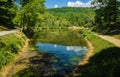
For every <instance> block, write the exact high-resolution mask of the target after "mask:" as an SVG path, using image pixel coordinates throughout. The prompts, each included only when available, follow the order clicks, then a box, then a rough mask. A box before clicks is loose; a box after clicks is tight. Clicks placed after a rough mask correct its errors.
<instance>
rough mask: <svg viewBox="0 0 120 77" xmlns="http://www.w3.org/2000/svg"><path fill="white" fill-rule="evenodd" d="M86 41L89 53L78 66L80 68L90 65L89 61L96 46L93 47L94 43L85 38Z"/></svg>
mask: <svg viewBox="0 0 120 77" xmlns="http://www.w3.org/2000/svg"><path fill="white" fill-rule="evenodd" d="M85 40H86V42H87V46H88V52H87V53H86V54H85V56H84V57H83V59H82V60H81V61H80V62H79V63H78V65H80V66H82V65H85V64H87V63H88V60H89V58H90V57H91V56H92V55H93V50H94V46H93V45H92V43H91V42H90V41H89V40H88V39H87V38H85Z"/></svg>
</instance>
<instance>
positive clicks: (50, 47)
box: [36, 42, 88, 69]
mask: <svg viewBox="0 0 120 77" xmlns="http://www.w3.org/2000/svg"><path fill="white" fill-rule="evenodd" d="M36 47H37V48H38V50H39V51H42V52H46V53H51V54H53V55H54V56H55V57H57V59H58V61H57V62H56V63H55V64H54V67H59V68H60V69H67V68H72V67H74V66H75V65H77V64H78V62H80V60H81V59H82V58H83V57H84V55H85V53H86V52H87V50H88V49H87V47H81V46H64V45H58V44H50V43H41V42H38V43H37V44H36Z"/></svg>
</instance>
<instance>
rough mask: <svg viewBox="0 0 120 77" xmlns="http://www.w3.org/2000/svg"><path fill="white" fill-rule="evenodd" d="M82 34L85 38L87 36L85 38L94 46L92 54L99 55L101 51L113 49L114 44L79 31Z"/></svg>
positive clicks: (84, 31)
mask: <svg viewBox="0 0 120 77" xmlns="http://www.w3.org/2000/svg"><path fill="white" fill-rule="evenodd" d="M80 32H81V33H82V34H84V35H85V36H87V38H88V39H89V40H90V41H91V42H92V44H93V46H94V53H99V52H100V51H101V50H103V49H107V48H110V47H115V45H114V44H112V43H110V42H108V41H106V40H104V39H102V38H100V37H98V36H96V35H94V34H92V33H90V32H88V31H87V30H84V29H83V30H81V31H80Z"/></svg>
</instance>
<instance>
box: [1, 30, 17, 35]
mask: <svg viewBox="0 0 120 77" xmlns="http://www.w3.org/2000/svg"><path fill="white" fill-rule="evenodd" d="M15 32H18V30H11V31H2V32H0V36H3V35H6V34H11V33H15Z"/></svg>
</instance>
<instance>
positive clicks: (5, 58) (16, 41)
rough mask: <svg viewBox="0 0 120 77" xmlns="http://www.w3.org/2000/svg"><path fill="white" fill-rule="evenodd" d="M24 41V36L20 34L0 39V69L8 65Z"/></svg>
mask: <svg viewBox="0 0 120 77" xmlns="http://www.w3.org/2000/svg"><path fill="white" fill-rule="evenodd" d="M8 37H9V38H8ZM25 39H26V37H25V36H24V34H21V33H20V32H18V33H14V34H11V35H5V36H1V37H0V68H1V67H2V66H4V65H5V64H7V63H9V62H10V60H11V59H12V58H13V57H14V54H17V53H18V51H20V49H21V48H22V47H23V45H24V42H25Z"/></svg>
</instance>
